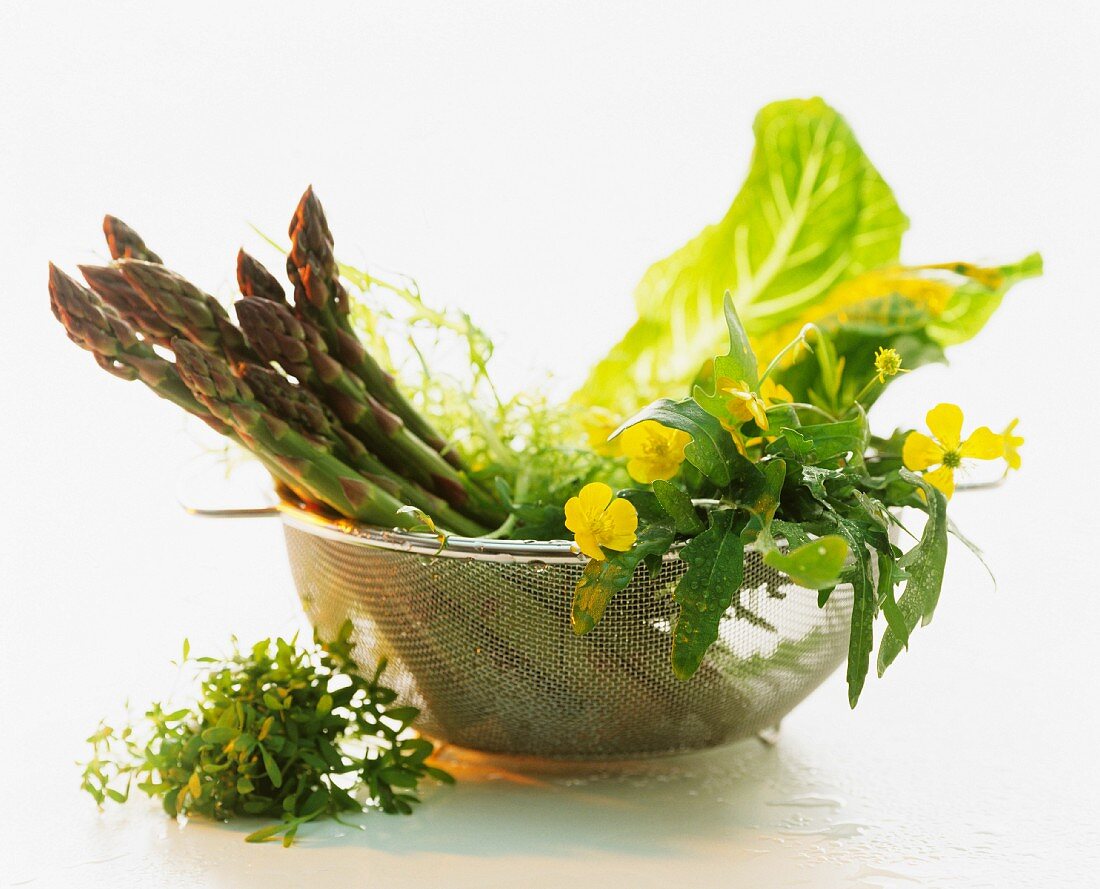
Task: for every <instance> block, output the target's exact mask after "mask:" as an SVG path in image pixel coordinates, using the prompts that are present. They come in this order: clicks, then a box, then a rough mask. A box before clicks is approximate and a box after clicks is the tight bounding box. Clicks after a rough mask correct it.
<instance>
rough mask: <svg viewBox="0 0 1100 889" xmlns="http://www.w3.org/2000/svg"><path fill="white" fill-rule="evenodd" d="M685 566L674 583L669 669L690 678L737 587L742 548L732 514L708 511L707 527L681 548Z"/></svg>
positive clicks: (742, 570) (742, 562)
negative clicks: (674, 612) (674, 615)
mask: <svg viewBox="0 0 1100 889" xmlns="http://www.w3.org/2000/svg"><path fill="white" fill-rule="evenodd" d="M680 558H681V559H682V560H683V561H684V562H686V563H687V565H688V570H687V572H686V573H685V574H684V576H683V577H682V578H680V582H679V583H678V584H677V585H676V592H675V597H676V601H677V602H678V603H679V604H680V616H679V617H678V618H677V619H676V625H675V626H674V627H673V630H672V672H673V673H675V674H676V676H677V677H678V678H679V679H690V678H691V677H692V676H694V675H695V671H696V670H698V669H699V665H700V664H701V663H702V661H703V655H704V654H706V651H707V649H708V648H710V646H711V643H713V642H714V640H715V639H717V638H718V626H719V623H720V622H721V620H722V615H723V614H725V612H726V609H727V608H729V607H730V603H731V602H732V601H733V597H734V596H735V595H737V594H738V591H739V590H740V587H741V578H742V576H743V573H744V562H745V551H744V547H743V545H742V543H741V536H740V528H738V527H737V524H736V513H735V512H734V511H733V510H729V509H719V510H715V511H714V512H712V513H711V514H710V526H709V527H708V528H707V530H706V531H704V532H703V533H702V534H699V535H698V536H697V537H694V538H692V539H691V540H690V541H689V542H688V544H687V545H686V546H685V547H684V549H683V551H682V552H681V553H680Z"/></svg>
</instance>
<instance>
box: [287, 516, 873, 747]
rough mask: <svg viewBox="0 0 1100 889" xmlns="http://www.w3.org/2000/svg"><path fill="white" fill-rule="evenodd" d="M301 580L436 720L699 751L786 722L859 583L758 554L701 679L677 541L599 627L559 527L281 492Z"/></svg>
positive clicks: (473, 737)
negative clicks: (496, 532) (427, 521)
mask: <svg viewBox="0 0 1100 889" xmlns="http://www.w3.org/2000/svg"><path fill="white" fill-rule="evenodd" d="M280 512H281V514H282V519H283V524H284V529H285V534H286V545H287V551H288V552H289V555H290V566H291V570H292V573H293V575H294V582H295V584H296V585H297V588H298V594H299V596H300V597H301V600H302V604H303V606H304V607H305V610H306V613H307V614H308V616H309V618H310V620H311V621H312V622H313V624H314V626H315V627H316V628H317V629H318V630H319V631H320V633H321V635H322V636H325V635H332V634H334V633H335V632H336V630H337V629H338V628H339V627H340V625H341V624H342V623H343V622H344V621H345V620H346V619H349V618H350V620H351V621H352V623H353V625H354V627H355V639H356V657H357V659H358V660H359V662H360V663H364V664H373V663H375V662H376V661H377V660H378V659H379V658H381V657H386V658H387V659H388V660H389V662H390V668H389V670H388V672H387V682H388V684H390V685H391V686H393V687H394V688H395V689H396V690H397V691H398V692H400V694H401V695H402V697H403V698H404V700H405V701H406V702H407V703H410V704H414V705H415V706H417V707H420V708H421V711H422V715H421V717H420V720H419V721H418V723H417V727H418V728H419V729H420V730H421V731H422V732H424V734H426V735H428V736H430V737H433V738H435V739H437V740H440V741H446V742H449V743H453V744H457V745H459V746H462V747H469V748H474V749H477V750H483V751H491V752H496V753H508V754H523V755H535V756H544V757H559V758H570V759H610V758H618V757H634V756H641V755H651V754H659V753H672V752H676V751H685V750H696V749H700V748H704V747H711V746H714V745H716V744H721V743H723V742H727V741H733V740H737V739H739V738H744V737H747V736H750V735H753V734H757V733H760V732H763V731H766V730H768V729H770V728H772V727H774V726H777V725H778V723H779V720H780V719H782V717H783V716H785V715H786V714H787V713H788V712H789V711H790V710H791V708H793V707H794V706H795V705H796V704H797V703H798V702H799V701H801V700H802V699H803V698H805V697H806V695H808V694H809V693H810V692H811V691H812V690H813V689H814V688H816V687H817V686H818V685H819V684H820V683H821V682H822V681H823V680H824V679H825V677H827V676H828V675H829V674H830V673H832V672H833V670H835V669H836V667H837V666H838V665H840V664H841V663H842V662H843V661H844V659H845V657H846V655H847V649H848V635H849V622H850V616H851V607H852V589H851V587H850V586H840V587H837V589H836V590H835V591H834V592H833V594H832V596H831V597H830V599H829V601H828V603H827V604H826V605H825V607H823V608H819V607H818V604H817V592H816V591H814V590H808V589H805V588H804V587H800V586H797V585H795V584H793V583H792V582H791V581H790V578H788V577H786V576H785V575H782V574H780V573H778V572H776V571H775V570H773V569H771V568H769V567H767V566H766V565H764V564H763V563H762V562H761V560H760V558H759V556H758V555H756V554H755V553H751V554H748V555H747V557H746V562H745V577H744V583H743V585H742V587H741V589H740V590H738V592H737V594H736V596H735V597H734V600H733V604H732V605H731V607H730V609H729V610H728V611H727V612H726V614H725V616H724V617H723V618H722V622H721V628H720V635H719V638H718V641H717V642H716V643H715V644H714V645H713V646H712V647H711V649H710V651H709V652H708V653H707V655H706V657H705V658H704V660H703V663H702V666H701V667H700V669H699V671H698V672H697V673H696V674H695V676H693V677H692V678H691V679H690V680H688V681H686V682H685V681H681V680H679V679H676V678H675V677H674V676H673V674H672V668H671V666H670V664H669V648H670V644H671V636H670V627H671V625H672V623H673V622H674V621H675V618H676V615H677V613H678V611H679V606H677V604H676V603H675V601H674V600H673V598H672V589H673V587H674V586H675V583H676V581H677V580H678V579H679V578H680V577H681V576H682V575H683V573H684V571H685V570H686V566H685V565H684V564H683V563H682V562H681V561H680V560H679V558H678V557H677V556H676V554H675V553H672V554H670V555H669V556H667V557H666V558H665V560H664V564H663V566H662V568H661V571H660V573H659V575H658V576H657V577H656V578H651V577H650V576H649V573H648V572H647V571H646V569H644V568H640V569H639V570H638V572H637V574H636V575H635V577H634V580H633V582H632V583H631V585H630V586H629V587H628V588H627V589H625V590H623V591H622V592H620V593H618V594H617V595H616V596H615V598H614V599H613V600H612V601H611V604H610V605H609V606H608V608H607V612H606V614H605V615H604V618H603V620H602V621H601V622H600V623H599V624H598V625H597V626H596V628H595V629H594V630H592V632H590V633H589V634H587V635H586V636H582V637H578V636H576V635H574V633H573V631H572V629H571V628H570V624H569V612H570V605H571V601H572V595H573V588H574V586H575V585H576V582H577V580H578V578H579V577H580V575H581V572H582V571H583V569H584V559H583V558H582V557H580V556H577V555H575V554H574V553H572V552H571V551H570V547H569V544H568V543H567V542H564V541H554V542H544V541H534V542H527V541H496V540H474V539H467V538H450V539H449V540H448V544H447V547H446V548H444V549H443V550H440V549H439V543H438V541H437V540H436V538H434V537H431V536H428V535H421V534H408V533H400V532H392V531H382V530H379V529H376V528H368V527H363V526H357V525H354V524H352V523H349V522H346V521H336V520H328V519H324V518H321V517H319V516H317V515H315V514H313V513H309V512H305V511H303V510H300V509H298V508H296V507H294V506H291V505H289V504H283V505H282V506H281V507H280Z"/></svg>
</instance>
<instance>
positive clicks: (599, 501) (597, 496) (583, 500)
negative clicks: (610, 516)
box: [577, 482, 615, 516]
mask: <svg viewBox="0 0 1100 889" xmlns="http://www.w3.org/2000/svg"><path fill="white" fill-rule="evenodd" d="M614 496H615V492H614V491H612V490H611V486H610V485H605V484H604V483H603V482H591V483H589V484H587V485H585V486H584V487H583V488H581V492H580V493H579V494H578V495H577V498H578V499H579V500H580V505H581V506H582V507H583V508H584V510H585V512H586V513H587V514H588V515H589V516H592V515H597V514H599V513H601V512H603V511H604V510H605V509H607V504H609V503H610V502H611V498H612V497H614Z"/></svg>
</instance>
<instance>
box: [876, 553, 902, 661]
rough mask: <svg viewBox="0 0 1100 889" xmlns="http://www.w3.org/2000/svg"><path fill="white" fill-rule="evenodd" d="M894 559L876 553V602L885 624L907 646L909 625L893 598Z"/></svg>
mask: <svg viewBox="0 0 1100 889" xmlns="http://www.w3.org/2000/svg"><path fill="white" fill-rule="evenodd" d="M894 584H895V579H894V561H893V559H891V558H890V557H889V556H887V555H886V554H885V553H882V552H880V553H879V554H878V604H879V608H881V609H882V614H883V616H884V617H885V618H886V626H887V627H889V628H890V630H891V632H893V633H894V635H895V636H897V637H898V639H899V641H900V642H901V644H902V646H903V647H905V648H908V647H909V627H908V626H906V624H905V615H903V614H902V613H901V609H900V608H899V607H898V602H897V599H895V598H894Z"/></svg>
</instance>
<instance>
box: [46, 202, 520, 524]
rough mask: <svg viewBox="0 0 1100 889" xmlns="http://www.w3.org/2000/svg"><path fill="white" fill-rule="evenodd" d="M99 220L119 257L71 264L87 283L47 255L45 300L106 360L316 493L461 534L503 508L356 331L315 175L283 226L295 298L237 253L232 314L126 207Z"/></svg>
mask: <svg viewBox="0 0 1100 889" xmlns="http://www.w3.org/2000/svg"><path fill="white" fill-rule="evenodd" d="M103 230H104V234H105V235H106V238H107V245H108V248H109V249H110V252H111V256H112V258H113V259H114V263H113V264H112V265H110V266H107V267H99V266H81V267H80V271H81V273H82V274H83V276H84V279H85V281H86V282H87V284H88V287H85V286H83V285H81V284H80V283H78V282H77V281H76V280H74V279H73V278H71V277H69V276H68V275H66V274H65V273H64V272H62V271H61V270H60V269H58V268H57V267H56V266H53V265H51V266H50V304H51V307H52V309H53V313H54V315H55V317H56V318H57V319H58V320H59V321H60V322H61V323H62V325H64V327H65V330H66V332H67V333H68V335H69V338H70V339H71V340H72V341H73V342H75V343H76V344H77V345H79V346H81V347H82V348H84V349H87V350H88V351H90V352H91V353H92V354H93V355H94V356H95V359H96V362H97V363H98V364H99V365H100V366H101V367H103V368H104V369H105V370H107V371H109V372H110V373H112V374H114V375H115V376H118V377H120V378H122V379H126V380H140V381H141V382H143V383H144V384H145V385H146V386H148V387H149V388H150V389H152V390H153V391H154V392H155V393H156V394H157V395H160V396H161V397H162V398H166V399H168V400H169V401H172V402H173V403H175V404H176V405H178V406H180V407H182V408H183V409H184V410H186V411H188V412H189V413H191V414H194V415H195V416H197V417H199V418H201V419H202V420H203V421H204V422H206V423H207V424H208V425H209V426H211V428H213V429H215V430H217V431H218V432H220V433H222V434H223V435H226V436H227V437H229V438H230V439H232V440H233V441H235V442H237V443H238V444H240V445H243V446H244V447H246V448H248V449H249V450H250V451H252V453H253V454H255V455H256V457H257V458H258V459H259V460H260V461H261V462H262V463H263V465H264V466H265V467H267V469H268V470H269V471H270V472H271V474H272V476H273V477H274V478H275V479H276V480H277V481H278V482H280V483H281V484H283V485H285V486H286V487H287V488H288V489H289V490H290V491H291V492H293V493H294V494H295V495H296V496H297V497H299V498H300V499H301V500H303V501H304V502H306V503H307V504H310V505H312V506H315V507H327V508H328V509H331V510H335V511H336V512H337V513H339V514H340V515H342V516H345V517H346V518H349V519H354V520H356V521H362V522H369V523H371V524H375V525H381V526H383V527H395V526H396V527H402V528H412V527H415V526H417V525H419V524H420V523H421V519H420V518H419V517H417V516H416V515H415V513H413V512H412V511H410V510H403V509H402V507H403V506H413V507H416V508H417V509H418V510H420V511H422V512H423V513H425V514H426V515H428V516H430V517H431V519H432V520H433V521H434V522H435V523H436V524H437V525H438V526H439V527H440V528H443V529H446V530H448V531H451V532H453V533H456V534H462V535H467V536H479V535H482V534H485V533H487V532H488V531H490V530H491V529H493V528H495V527H497V526H498V525H500V524H501V523H502V522H503V521H504V520H505V518H506V517H507V513H506V511H505V509H504V507H503V505H502V504H501V502H500V500H499V499H498V497H497V496H496V495H495V493H494V492H493V491H492V490H490V489H489V488H487V487H484V486H483V485H482V484H481V483H479V482H478V481H477V480H476V479H474V478H473V477H472V476H471V474H470V472H469V469H468V467H467V466H466V465H465V464H464V462H463V460H462V457H461V455H460V454H459V452H458V451H457V449H455V448H454V447H453V446H451V445H449V444H448V443H447V442H446V441H445V440H444V439H443V437H442V436H440V435H439V433H438V432H436V430H435V429H433V428H432V426H431V424H430V423H429V422H428V421H427V419H425V417H424V416H423V415H422V414H420V413H419V412H418V411H417V410H416V408H415V407H414V406H413V405H412V404H411V403H410V402H409V400H408V399H407V398H406V397H405V396H404V394H403V393H402V392H401V391H400V389H399V388H398V386H397V383H396V381H395V380H394V378H393V377H392V376H391V375H390V374H389V373H387V372H386V370H385V369H384V368H383V367H382V366H381V365H379V363H378V362H377V361H376V360H375V359H374V358H373V357H372V356H371V355H370V354H369V353H368V352H367V350H366V349H365V348H364V347H363V344H362V343H361V342H360V340H359V338H358V337H357V336H356V334H355V331H354V328H353V326H352V324H351V319H350V315H349V300H348V295H347V292H346V291H345V290H344V287H343V285H342V284H341V283H340V276H339V271H338V269H337V265H336V260H335V257H334V255H333V241H332V233H331V231H330V230H329V227H328V222H327V221H326V219H325V214H324V210H323V209H322V207H321V203H320V201H318V199H317V197H316V195H315V194H314V193H313V190H312V188H309V189H307V190H306V193H305V194H304V195H303V196H302V199H301V201H300V202H299V204H298V208H297V210H296V211H295V213H294V218H293V220H292V221H291V225H290V238H291V249H290V253H289V254H288V256H287V276H288V277H289V279H290V282H291V284H292V285H293V298H292V299H288V298H287V295H286V292H285V291H284V289H283V287H282V285H280V284H279V282H278V280H277V279H276V278H275V276H274V275H272V274H271V273H270V272H269V271H268V270H267V269H266V268H264V267H263V265H261V264H260V263H259V262H258V261H257V260H256V259H254V258H253V257H251V256H249V255H248V254H247V253H245V252H244V251H243V250H242V251H241V252H240V253H239V254H238V256H237V281H238V285H239V287H240V291H241V294H242V297H243V298H242V299H241V300H240V301H239V302H237V303H236V305H235V307H234V308H235V311H236V316H237V321H238V322H239V325H240V326H238V325H237V324H234V322H233V320H232V319H231V318H230V316H229V313H228V312H227V311H226V310H225V308H223V306H222V305H221V303H219V302H218V301H217V300H216V299H215V298H214V297H213V296H211V295H209V294H207V293H204V292H203V291H202V290H200V289H199V288H198V287H196V286H195V285H193V284H191V283H190V282H189V281H187V280H186V279H185V278H183V277H182V276H180V275H178V274H176V273H175V272H173V271H171V270H169V269H168V268H167V267H165V266H164V264H163V261H162V260H161V258H160V257H159V256H158V255H157V254H156V253H154V252H153V251H152V250H150V249H149V248H148V247H147V246H146V245H145V242H144V241H143V240H142V239H141V237H139V236H138V234H137V233H136V232H135V231H134V230H133V229H131V228H130V227H129V226H127V225H126V224H125V223H123V222H122V221H121V220H119V219H116V218H115V217H113V216H107V217H106V218H105V219H104V221H103ZM173 359H174V360H173Z"/></svg>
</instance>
